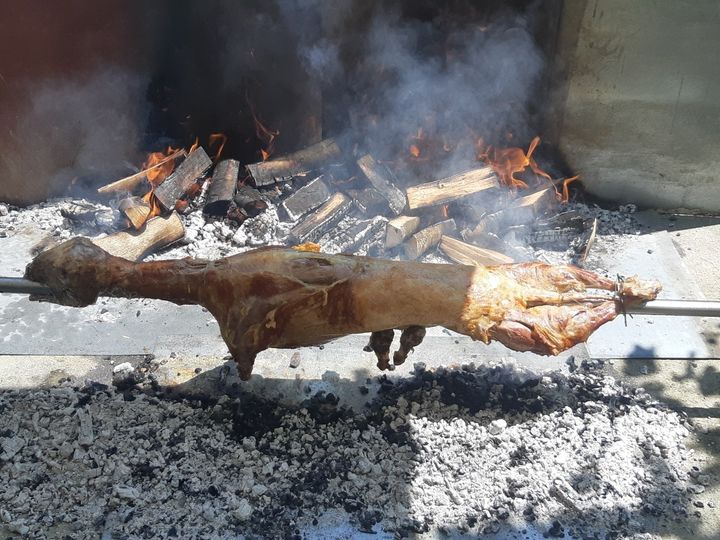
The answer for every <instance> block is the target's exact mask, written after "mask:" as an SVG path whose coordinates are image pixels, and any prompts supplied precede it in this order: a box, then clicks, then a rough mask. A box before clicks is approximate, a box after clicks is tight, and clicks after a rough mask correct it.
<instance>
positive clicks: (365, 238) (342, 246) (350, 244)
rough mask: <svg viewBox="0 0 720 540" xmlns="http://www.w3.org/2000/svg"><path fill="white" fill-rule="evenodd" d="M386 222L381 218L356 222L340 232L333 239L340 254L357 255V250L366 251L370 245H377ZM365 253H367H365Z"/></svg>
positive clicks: (376, 217)
mask: <svg viewBox="0 0 720 540" xmlns="http://www.w3.org/2000/svg"><path fill="white" fill-rule="evenodd" d="M386 223H387V220H386V219H385V218H384V217H382V216H375V217H374V218H373V219H366V220H362V221H358V222H357V223H355V224H354V225H353V226H352V227H350V228H349V229H347V230H344V231H341V232H339V233H338V234H337V237H336V238H335V243H336V245H337V246H338V247H339V252H340V253H356V254H360V253H358V249H360V248H362V249H363V250H367V249H368V248H369V247H371V246H370V244H374V243H379V241H380V239H381V236H382V231H383V229H384V228H385V224H386ZM366 253H367V252H366Z"/></svg>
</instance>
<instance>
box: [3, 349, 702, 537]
mask: <svg viewBox="0 0 720 540" xmlns="http://www.w3.org/2000/svg"><path fill="white" fill-rule="evenodd" d="M152 370H153V367H152V362H150V363H149V364H148V365H147V366H145V367H143V368H142V369H141V373H137V372H136V373H134V374H133V375H132V377H131V378H130V379H129V380H128V379H127V376H128V374H127V373H126V371H127V370H125V371H121V370H118V377H121V375H122V378H119V379H118V381H116V382H117V384H116V386H117V387H108V386H104V385H100V384H97V383H86V384H85V385H79V384H78V383H77V382H75V381H70V380H68V381H65V382H63V383H61V384H60V385H59V386H57V387H52V388H48V389H39V390H38V389H35V390H12V391H5V392H3V393H1V394H0V412H1V414H2V418H3V422H2V430H1V432H0V449H1V451H0V533H5V536H12V535H20V536H22V537H27V538H62V537H64V536H65V535H68V536H69V537H71V538H98V537H102V538H111V537H112V538H199V537H202V538H238V537H239V536H240V535H245V536H244V537H246V538H283V537H287V538H294V537H306V538H316V537H321V536H322V534H328V531H327V530H326V531H324V532H323V530H322V526H323V523H324V522H325V521H324V520H325V518H326V516H327V515H329V514H332V513H338V512H339V513H340V514H341V515H343V516H346V517H345V519H346V520H347V522H346V523H345V525H344V527H345V530H346V531H350V532H347V533H344V534H347V535H348V536H343V537H348V538H349V537H351V536H352V534H354V533H353V531H354V532H355V533H357V532H358V531H365V532H376V533H381V536H382V535H392V536H395V537H404V536H407V535H410V534H412V533H414V532H417V533H423V532H427V531H430V532H433V533H437V532H445V533H450V534H453V535H456V536H462V535H468V536H469V537H477V535H482V534H491V533H498V534H501V535H502V537H506V538H512V537H518V538H523V537H525V536H526V535H527V534H529V532H531V531H534V532H535V533H537V534H540V535H546V536H556V537H561V536H562V535H563V534H566V533H567V534H570V535H572V536H574V537H581V536H584V537H596V536H599V537H612V538H633V537H634V538H648V537H652V535H648V534H646V533H647V531H648V530H650V531H654V532H655V533H657V532H660V531H662V528H663V526H664V525H665V524H667V523H668V522H670V521H672V520H675V521H682V522H685V521H687V522H689V523H692V522H693V521H694V520H697V516H696V515H694V514H692V513H691V515H688V513H689V512H690V510H693V511H696V509H695V508H693V507H692V506H691V498H693V497H695V498H696V501H695V502H696V503H697V502H698V501H703V498H702V497H703V495H702V493H703V491H704V484H706V483H707V478H706V477H705V476H704V475H702V474H700V473H699V472H698V471H697V470H695V472H694V471H693V469H691V466H692V452H691V451H689V450H688V449H687V448H686V446H685V439H686V437H687V436H688V433H689V432H688V428H687V427H686V422H685V420H684V419H683V418H682V417H681V416H679V415H678V414H677V413H675V412H672V411H670V410H668V409H667V408H666V407H664V406H663V405H661V404H659V403H656V402H654V401H653V400H652V399H651V398H650V397H649V396H648V395H647V394H646V393H645V392H644V391H643V390H642V389H634V388H631V387H627V386H624V385H622V384H621V383H619V382H617V381H615V380H614V379H612V378H610V377H607V376H604V375H603V374H602V373H601V372H600V371H598V370H596V369H595V368H594V367H592V366H587V365H584V366H581V367H575V366H573V370H572V371H571V373H569V374H568V375H563V374H560V373H553V374H551V375H548V376H538V375H537V374H534V373H532V372H530V371H527V370H524V369H520V368H518V367H515V366H514V364H512V363H503V364H498V365H490V366H480V367H475V366H473V365H469V366H463V368H462V369H457V370H445V369H440V370H438V371H436V372H430V371H425V370H424V367H423V366H420V365H418V366H416V372H415V376H413V377H411V378H407V379H397V380H391V379H388V378H387V377H385V376H383V377H380V378H378V379H377V380H376V381H374V384H379V385H380V395H379V397H378V399H376V400H375V401H374V402H372V403H369V404H368V405H367V406H366V408H364V409H363V410H361V411H357V412H352V411H349V410H345V409H343V408H339V407H338V406H337V403H338V400H337V398H335V397H334V396H333V395H325V394H318V395H315V396H312V397H309V398H308V400H307V402H306V403H305V404H304V406H303V408H301V409H299V410H291V409H286V408H283V407H280V406H277V405H276V404H274V403H269V402H267V401H263V400H262V399H259V398H257V397H254V396H252V395H246V394H244V393H242V389H241V392H240V394H239V397H230V396H227V395H223V396H222V397H220V398H219V399H217V400H215V401H207V402H200V401H184V400H180V399H172V398H171V395H172V394H174V393H175V392H173V393H168V392H167V391H166V390H164V389H162V388H159V387H158V386H157V385H156V384H154V383H153V382H152V379H153V373H152ZM121 381H125V383H124V384H121ZM358 391H359V392H361V391H362V387H360V388H359V389H358ZM706 504H707V503H706ZM318 527H320V529H318ZM3 529H4V530H3ZM606 535H607V536H606ZM336 537H341V536H336Z"/></svg>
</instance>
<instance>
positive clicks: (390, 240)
mask: <svg viewBox="0 0 720 540" xmlns="http://www.w3.org/2000/svg"><path fill="white" fill-rule="evenodd" d="M419 228H420V218H419V217H417V216H398V217H396V218H395V219H391V220H390V221H388V222H387V226H386V227H385V248H386V249H392V248H394V247H397V246H399V245H400V244H402V243H403V242H404V241H405V239H406V238H407V237H408V236H410V235H411V234H414V233H415V231H417V230H418V229H419Z"/></svg>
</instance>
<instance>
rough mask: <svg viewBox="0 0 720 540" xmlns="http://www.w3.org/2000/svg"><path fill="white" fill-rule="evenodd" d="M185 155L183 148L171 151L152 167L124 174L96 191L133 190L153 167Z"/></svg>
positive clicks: (156, 167)
mask: <svg viewBox="0 0 720 540" xmlns="http://www.w3.org/2000/svg"><path fill="white" fill-rule="evenodd" d="M184 156H187V152H185V150H183V149H180V150H177V151H176V152H173V153H172V154H170V155H169V156H168V157H166V158H165V159H163V160H161V161H159V162H157V163H156V164H155V165H153V166H152V167H148V168H147V169H143V170H142V171H139V172H136V173H135V174H131V175H130V176H126V177H125V178H121V179H120V180H116V181H115V182H112V183H111V184H107V185H105V186H102V187H100V188H98V190H97V191H98V193H119V192H122V191H127V192H128V193H129V192H131V191H132V190H134V189H135V188H136V187H137V186H139V185H140V184H141V183H142V181H143V180H145V179H146V178H147V174H148V173H149V172H152V171H154V170H155V169H159V168H160V167H162V166H163V165H165V164H166V163H168V162H170V161H174V160H176V159H178V158H180V157H184Z"/></svg>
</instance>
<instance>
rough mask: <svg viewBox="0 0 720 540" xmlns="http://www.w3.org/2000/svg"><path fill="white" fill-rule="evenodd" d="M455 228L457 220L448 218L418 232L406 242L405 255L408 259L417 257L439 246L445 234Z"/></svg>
mask: <svg viewBox="0 0 720 540" xmlns="http://www.w3.org/2000/svg"><path fill="white" fill-rule="evenodd" d="M455 228H456V227H455V220H454V219H446V220H445V221H441V222H440V223H436V224H435V225H430V226H429V227H426V228H424V229H422V230H420V231H418V232H416V233H415V234H413V235H412V236H411V237H410V239H409V240H408V241H407V242H405V245H404V248H405V256H406V257H407V258H408V259H417V258H418V257H420V255H422V254H423V253H425V252H426V251H428V250H430V249H431V248H434V247H435V246H437V245H438V244H439V243H440V239H441V238H442V237H443V235H445V234H451V233H454V232H455Z"/></svg>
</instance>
